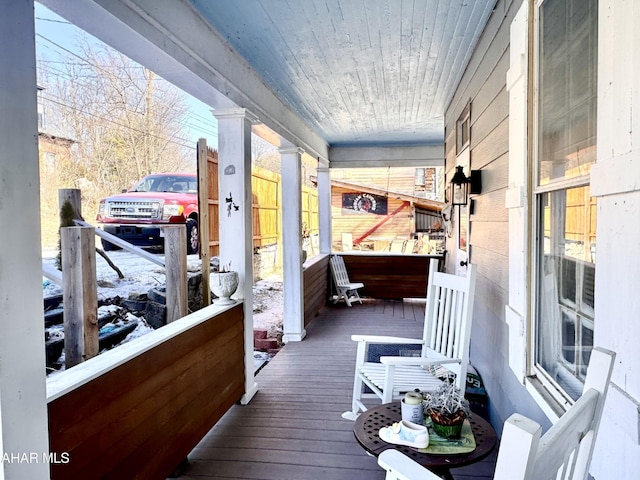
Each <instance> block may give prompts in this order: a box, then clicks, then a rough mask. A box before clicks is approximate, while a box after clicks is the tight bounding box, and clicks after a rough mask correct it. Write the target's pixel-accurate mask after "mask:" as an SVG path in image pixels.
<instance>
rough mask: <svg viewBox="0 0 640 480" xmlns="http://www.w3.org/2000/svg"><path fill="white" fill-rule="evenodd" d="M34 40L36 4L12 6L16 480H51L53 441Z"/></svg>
mask: <svg viewBox="0 0 640 480" xmlns="http://www.w3.org/2000/svg"><path fill="white" fill-rule="evenodd" d="M34 39H35V32H34V23H33V1H31V0H25V1H20V2H4V3H3V6H2V15H0V44H1V45H2V49H1V50H0V112H2V114H1V115H0V225H3V228H1V229H0V246H1V247H2V248H0V331H1V332H2V334H1V335H0V453H2V454H5V455H8V457H5V458H3V460H5V461H2V462H0V479H4V478H8V479H9V478H10V479H12V480H13V479H25V480H29V479H33V478H49V468H48V465H47V464H46V463H45V462H44V461H43V453H46V452H48V450H49V440H48V437H49V436H48V433H47V401H46V388H45V387H46V381H45V353H44V332H43V323H42V264H41V261H42V253H41V245H40V178H39V171H38V140H37V139H38V131H37V113H36V63H35V40H34ZM59 453H62V452H59ZM16 456H19V459H16ZM25 456H26V457H25ZM25 458H26V459H27V460H25Z"/></svg>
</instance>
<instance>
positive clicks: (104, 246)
mask: <svg viewBox="0 0 640 480" xmlns="http://www.w3.org/2000/svg"><path fill="white" fill-rule="evenodd" d="M100 241H101V242H102V249H103V250H104V251H105V252H110V251H112V250H122V249H121V248H120V247H119V246H117V245H114V244H113V243H111V242H107V241H106V240H105V239H104V238H102V239H100Z"/></svg>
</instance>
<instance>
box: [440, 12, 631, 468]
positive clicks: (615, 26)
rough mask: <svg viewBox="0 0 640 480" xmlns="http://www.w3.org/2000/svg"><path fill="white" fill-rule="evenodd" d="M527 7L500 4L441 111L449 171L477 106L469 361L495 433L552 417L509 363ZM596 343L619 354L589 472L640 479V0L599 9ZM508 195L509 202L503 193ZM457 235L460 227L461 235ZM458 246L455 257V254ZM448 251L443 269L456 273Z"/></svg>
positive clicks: (452, 245) (595, 172)
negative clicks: (512, 93) (519, 55)
mask: <svg viewBox="0 0 640 480" xmlns="http://www.w3.org/2000/svg"><path fill="white" fill-rule="evenodd" d="M521 3H522V2H521V1H517V0H514V1H513V2H509V0H504V1H503V0H500V1H499V2H498V4H497V6H496V10H495V12H494V14H493V16H492V18H491V19H490V21H489V23H488V25H487V27H486V29H485V31H484V34H483V36H482V38H481V39H480V42H479V44H478V46H477V48H476V51H475V53H474V55H473V57H472V59H471V63H470V64H469V66H468V68H467V71H466V73H465V76H464V77H463V79H462V82H461V83H460V85H459V87H458V89H457V91H456V93H455V96H454V97H453V100H452V101H451V104H450V106H449V108H448V110H447V112H446V115H445V121H446V169H447V179H450V178H451V175H452V174H453V169H454V167H455V165H456V143H455V129H456V120H457V119H458V118H459V116H460V114H461V112H462V110H463V109H464V107H465V106H466V104H467V102H469V101H470V103H471V125H472V129H471V168H473V169H474V170H476V169H481V170H482V175H483V177H482V183H483V185H482V195H480V196H477V197H476V204H475V213H474V214H473V215H472V216H471V227H470V230H471V233H470V254H471V256H470V260H471V261H472V262H473V263H475V264H477V265H478V267H479V268H478V285H477V290H476V292H477V296H476V302H475V309H474V328H473V332H472V340H471V361H472V363H473V364H474V366H476V368H478V370H479V371H480V373H481V375H482V378H483V380H484V383H485V385H486V387H487V390H488V392H489V396H490V401H491V404H490V412H491V415H492V420H493V422H494V424H495V425H496V426H498V425H500V424H501V423H502V421H503V420H504V419H505V418H506V417H508V416H509V415H510V414H511V413H512V412H515V411H518V412H520V413H522V414H524V415H527V416H529V417H531V418H533V419H534V420H536V421H538V422H540V423H541V424H542V425H543V428H546V427H547V426H548V425H549V423H550V422H549V420H548V419H547V417H546V416H545V415H544V414H543V412H542V409H541V408H540V407H539V406H538V405H537V404H536V403H535V401H534V400H533V399H532V397H531V396H530V394H529V393H528V392H527V391H526V389H525V388H524V387H523V386H522V384H521V382H520V381H519V380H518V378H517V375H516V374H515V373H514V372H513V371H512V370H511V368H510V367H509V363H508V328H507V325H506V323H505V313H504V312H505V305H507V303H508V301H509V298H508V297H509V262H508V260H509V257H508V256H509V242H508V238H509V237H508V230H509V229H508V220H509V215H508V212H507V209H506V208H505V204H504V202H505V193H506V190H507V188H508V186H509V183H508V179H509V163H508V160H509V145H508V138H509V131H508V126H509V122H508V120H509V118H508V115H509V97H508V93H507V90H506V81H505V77H506V74H507V70H508V69H509V42H510V39H509V26H510V24H511V22H512V21H513V18H514V16H515V14H516V12H517V11H518V9H519V8H520V6H521ZM598 36H599V41H598V43H599V53H598V58H599V65H598V156H597V163H596V165H594V167H593V169H592V173H591V192H592V194H593V195H594V196H596V197H597V208H598V212H597V215H598V225H597V245H598V248H597V259H596V265H597V268H596V300H595V318H596V325H595V332H594V335H595V338H594V342H595V345H598V346H603V347H605V348H609V349H612V350H614V351H616V352H617V360H616V366H615V368H614V372H613V377H612V386H611V389H610V392H609V395H608V398H607V403H606V406H605V413H604V417H603V420H602V423H601V427H600V435H599V438H598V442H597V445H596V450H595V453H594V459H593V462H592V468H591V474H592V475H593V476H594V478H595V479H596V480H608V479H616V480H621V479H631V478H637V475H638V473H637V472H639V471H640V375H639V374H638V373H639V372H640V355H639V354H638V344H639V343H640V295H638V292H639V291H640V280H638V271H639V270H640V260H638V256H637V251H638V249H639V247H640V222H638V218H640V3H638V2H636V1H633V0H601V1H600V3H599V34H598ZM507 197H508V195H507ZM454 230H455V229H454ZM455 240H456V239H455V238H452V239H451V240H450V241H449V245H448V250H449V251H450V252H453V251H455V245H456V244H455ZM452 257H454V256H453V255H451V256H450V259H449V264H448V268H449V269H454V268H455V265H454V264H453V261H454V260H453V258H452Z"/></svg>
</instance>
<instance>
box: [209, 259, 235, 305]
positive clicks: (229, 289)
mask: <svg viewBox="0 0 640 480" xmlns="http://www.w3.org/2000/svg"><path fill="white" fill-rule="evenodd" d="M209 279H210V282H209V283H210V286H211V291H212V292H213V293H214V295H215V296H216V297H218V299H217V300H216V301H215V302H214V303H215V304H216V305H232V304H234V303H236V301H235V300H231V298H230V297H231V295H233V294H234V293H235V291H236V289H237V288H238V272H234V271H232V270H231V262H229V263H227V264H225V265H223V266H222V267H220V269H219V270H218V271H214V272H211V274H210V275H209Z"/></svg>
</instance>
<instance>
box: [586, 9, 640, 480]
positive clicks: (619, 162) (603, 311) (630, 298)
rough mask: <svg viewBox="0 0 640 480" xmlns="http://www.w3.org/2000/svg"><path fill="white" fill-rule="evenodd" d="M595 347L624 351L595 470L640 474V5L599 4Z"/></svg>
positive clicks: (599, 477)
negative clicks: (639, 257) (639, 349)
mask: <svg viewBox="0 0 640 480" xmlns="http://www.w3.org/2000/svg"><path fill="white" fill-rule="evenodd" d="M598 29H599V31H598V59H599V60H598V157H597V163H596V165H595V166H594V167H593V169H592V172H591V192H592V194H593V195H594V196H596V197H597V206H598V225H597V235H596V237H597V242H598V248H597V256H596V290H595V291H596V298H595V318H596V325H595V332H594V341H595V344H596V345H601V346H604V347H606V348H610V349H611V350H614V351H616V352H617V358H616V366H615V368H614V370H613V376H612V386H611V389H610V393H609V396H608V398H607V403H606V405H605V414H604V418H603V420H602V423H601V426H600V435H599V438H598V442H597V444H596V451H595V454H594V460H593V463H592V469H591V473H592V475H593V476H594V477H595V478H596V480H604V479H631V478H638V472H639V471H640V445H639V444H640V432H639V429H640V419H639V416H640V410H639V409H640V354H639V353H638V343H639V342H640V295H639V294H638V292H639V291H640V280H638V278H639V276H638V271H639V270H640V260H639V259H638V255H637V252H638V247H640V222H638V219H639V218H640V3H639V2H637V1H636V0H600V2H599V4H598Z"/></svg>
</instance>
